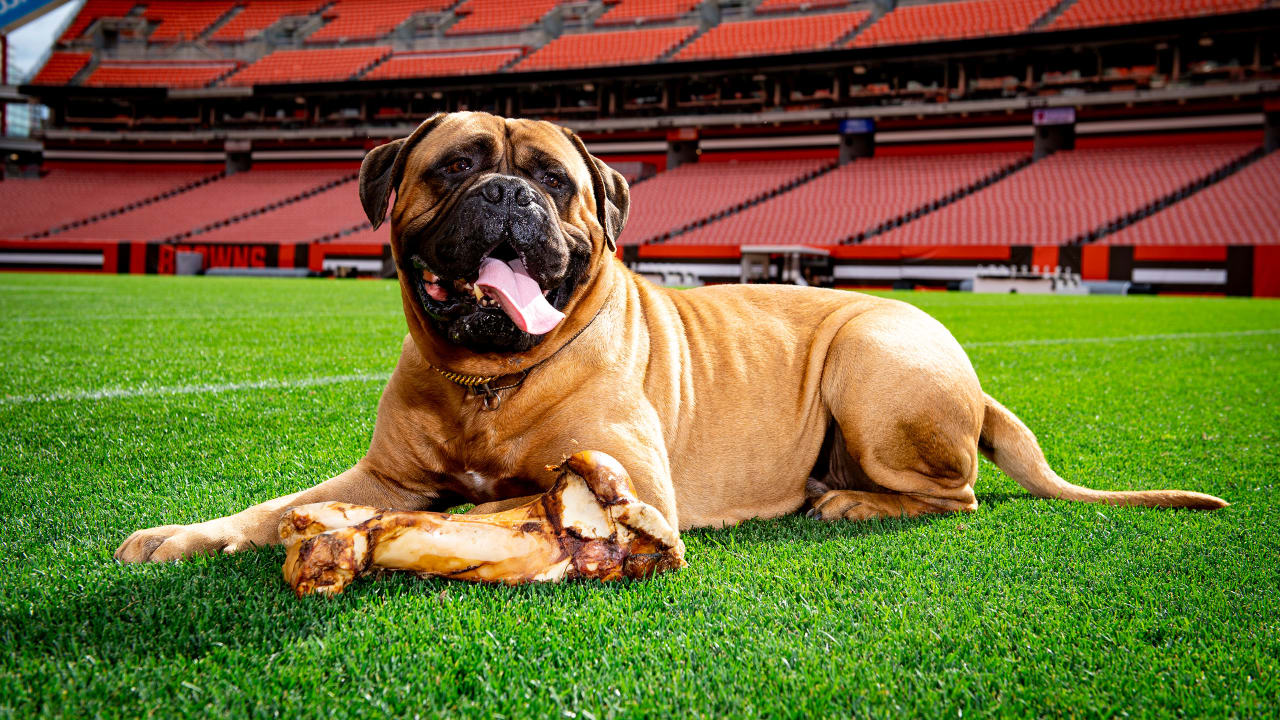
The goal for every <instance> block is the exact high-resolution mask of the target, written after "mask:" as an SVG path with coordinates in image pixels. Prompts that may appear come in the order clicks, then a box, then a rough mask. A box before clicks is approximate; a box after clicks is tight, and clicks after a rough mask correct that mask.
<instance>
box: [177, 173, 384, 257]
mask: <svg viewBox="0 0 1280 720" xmlns="http://www.w3.org/2000/svg"><path fill="white" fill-rule="evenodd" d="M367 222H368V219H367V218H366V217H365V215H364V210H363V208H362V207H361V206H360V199H359V197H358V196H357V193H356V186H355V183H354V182H350V181H348V182H342V183H339V184H337V185H335V186H334V187H332V188H329V189H328V190H325V191H323V192H318V193H316V194H314V195H311V196H310V197H307V198H304V199H302V200H299V201H298V202H295V203H290V204H288V205H284V206H281V207H280V208H279V209H276V210H272V211H270V212H265V213H262V214H261V215H255V216H253V217H250V218H245V219H243V220H241V221H239V222H234V223H230V224H228V225H224V226H222V227H219V228H214V229H211V230H208V231H206V232H202V233H200V234H199V235H193V236H191V238H190V240H191V242H216V243H224V242H259V243H281V244H284V243H302V242H310V241H312V240H319V239H321V238H324V237H327V236H331V235H334V234H336V233H338V232H340V231H343V230H348V229H351V228H355V227H359V226H360V225H361V224H362V223H367ZM386 233H387V228H386V226H383V227H382V233H381V235H382V240H381V242H387V241H388V240H389V236H388V235H387V234H386ZM343 241H344V242H347V239H346V238H343Z"/></svg>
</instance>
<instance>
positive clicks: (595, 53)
mask: <svg viewBox="0 0 1280 720" xmlns="http://www.w3.org/2000/svg"><path fill="white" fill-rule="evenodd" d="M696 31H697V28H695V27H664V28H652V29H646V30H618V31H615V32H593V33H582V34H578V35H561V36H560V37H558V38H556V39H555V40H552V41H551V42H549V43H547V44H546V45H543V46H542V47H541V48H539V49H538V50H537V51H536V52H534V53H533V54H532V55H530V56H529V57H527V58H525V59H524V60H522V61H521V62H520V64H518V65H516V67H515V69H516V70H556V69H561V68H572V67H585V66H594V65H633V64H638V63H649V62H653V61H654V60H657V59H658V58H659V57H661V56H662V55H664V54H666V53H667V52H669V51H670V50H671V49H672V48H674V47H675V46H677V45H679V44H680V43H682V42H684V41H685V40H687V39H688V38H689V36H690V35H693V33H694V32H696Z"/></svg>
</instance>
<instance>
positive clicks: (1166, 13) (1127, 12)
mask: <svg viewBox="0 0 1280 720" xmlns="http://www.w3.org/2000/svg"><path fill="white" fill-rule="evenodd" d="M1264 4H1266V0H1077V1H1076V2H1075V3H1074V4H1073V5H1071V6H1070V7H1068V8H1067V9H1066V11H1065V12H1063V13H1062V14H1061V15H1059V16H1058V17H1057V18H1056V19H1054V21H1053V22H1052V23H1050V24H1049V29H1050V30H1066V29H1070V28H1081V27H1095V26H1098V25H1126V24H1129V23H1138V22H1151V21H1153V20H1174V19H1177V18H1188V17H1198V16H1201V15H1219V14H1223V13H1232V12H1244V11H1247V10H1256V9H1258V8H1260V7H1262V6H1263V5H1264Z"/></svg>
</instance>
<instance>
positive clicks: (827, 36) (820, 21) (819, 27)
mask: <svg viewBox="0 0 1280 720" xmlns="http://www.w3.org/2000/svg"><path fill="white" fill-rule="evenodd" d="M870 16H871V14H870V13H869V12H866V11H864V10H859V11H855V12H845V13H826V14H821V15H800V16H797V17H784V18H767V19H763V20H746V21H743V22H724V23H720V24H719V25H716V26H714V27H712V28H711V29H710V30H708V31H707V32H706V33H705V34H703V35H702V36H700V37H699V38H697V39H696V40H694V41H693V42H691V43H689V44H688V45H687V46H686V47H684V48H682V49H681V50H680V52H678V53H676V54H675V57H673V58H672V59H673V60H704V59H708V58H727V57H743V56H749V55H776V54H781V53H791V52H804V51H807V50H822V49H824V48H828V47H830V46H831V45H832V44H833V43H835V42H836V41H838V40H840V39H841V38H843V37H844V36H846V35H848V34H849V33H851V32H853V31H854V29H855V28H857V27H858V26H859V25H861V24H862V23H863V22H865V21H866V19H867V18H868V17H870Z"/></svg>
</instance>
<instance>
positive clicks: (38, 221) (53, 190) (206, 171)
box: [0, 162, 222, 240]
mask: <svg viewBox="0 0 1280 720" xmlns="http://www.w3.org/2000/svg"><path fill="white" fill-rule="evenodd" d="M221 169H222V168H221V167H220V166H214V165H174V164H170V165H163V164H154V163H137V164H129V163H88V162H86V163H56V162H50V163H46V172H45V173H44V174H43V175H42V176H41V177H40V178H11V179H8V180H5V181H4V182H0V207H3V208H4V212H0V238H4V239H7V240H14V239H20V238H22V237H24V236H27V235H35V234H39V233H42V232H44V231H47V230H51V229H53V228H56V227H59V226H63V225H68V224H74V223H77V222H80V221H84V220H87V219H90V218H96V217H98V216H101V215H103V214H107V213H114V212H116V211H120V210H124V211H126V212H128V211H132V209H133V208H136V207H137V206H139V205H141V204H143V203H145V202H146V201H147V200H149V199H151V198H155V197H156V196H160V195H165V194H174V193H177V192H179V191H182V190H183V189H185V188H186V187H188V186H190V185H192V184H193V183H197V182H199V181H201V180H204V179H208V178H211V177H213V176H216V175H217V174H218V173H219V172H220V171H221ZM188 192H189V190H188Z"/></svg>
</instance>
